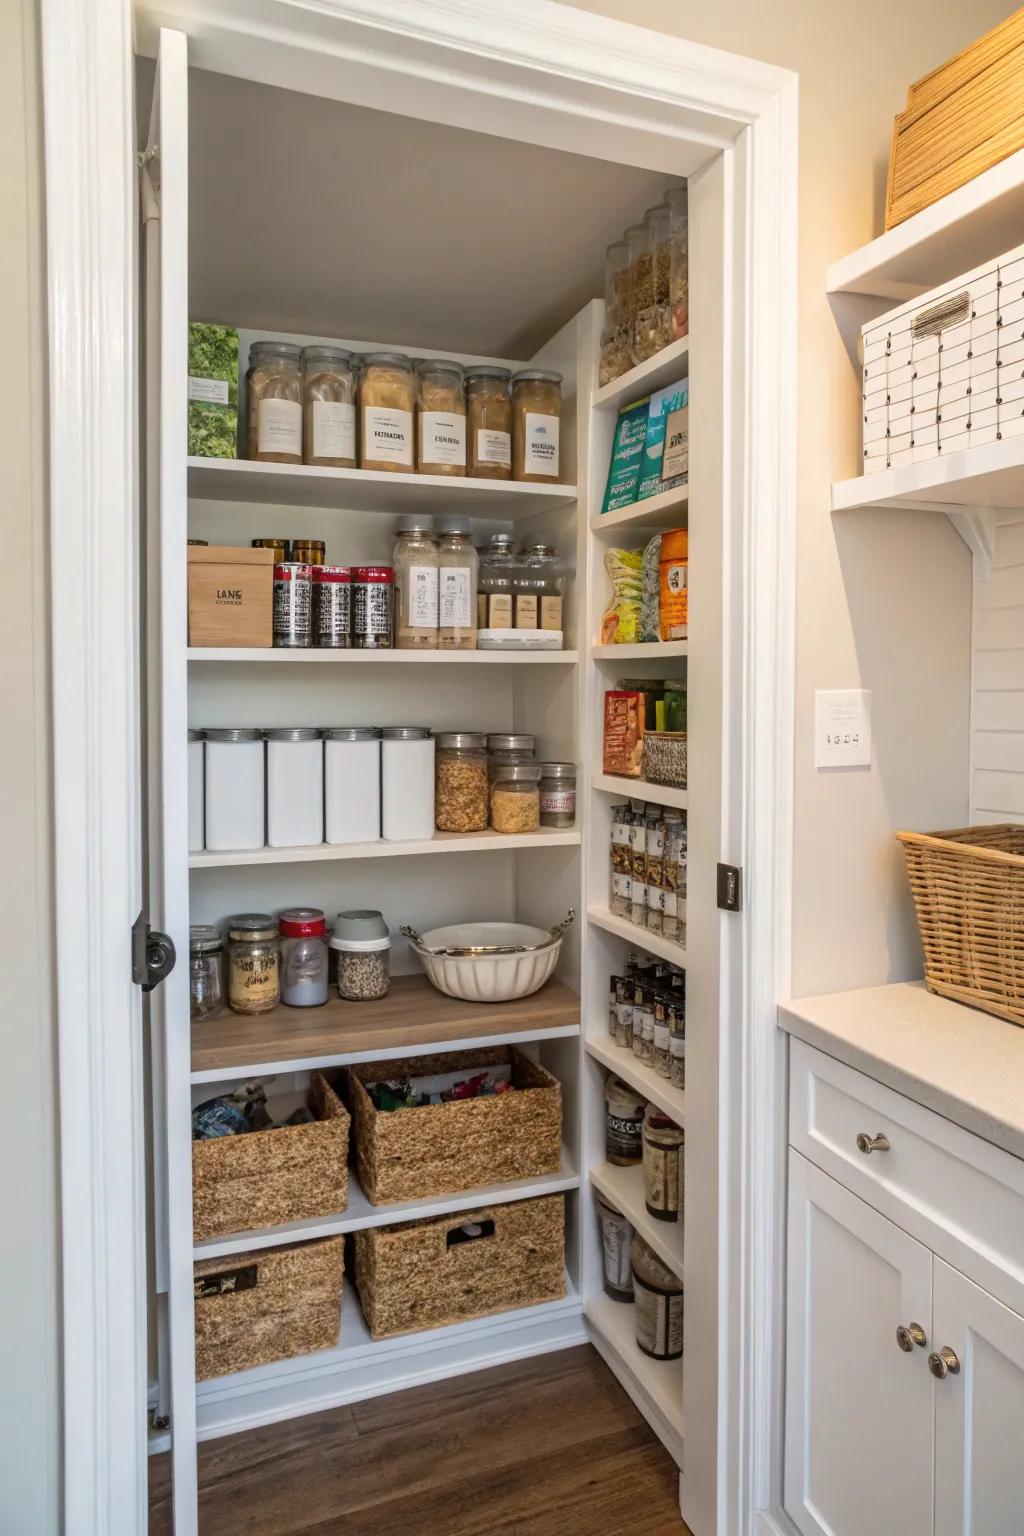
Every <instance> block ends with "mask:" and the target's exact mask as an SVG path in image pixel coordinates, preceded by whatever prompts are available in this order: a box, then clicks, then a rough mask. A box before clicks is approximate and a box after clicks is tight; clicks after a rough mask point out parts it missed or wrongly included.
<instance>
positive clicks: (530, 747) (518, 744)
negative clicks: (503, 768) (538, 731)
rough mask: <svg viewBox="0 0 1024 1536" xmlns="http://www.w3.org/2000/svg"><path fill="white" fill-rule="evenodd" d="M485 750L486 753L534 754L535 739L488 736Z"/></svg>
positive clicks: (532, 737)
mask: <svg viewBox="0 0 1024 1536" xmlns="http://www.w3.org/2000/svg"><path fill="white" fill-rule="evenodd" d="M487 750H488V752H535V751H536V750H537V738H536V736H526V735H518V736H517V735H510V736H502V735H500V734H499V735H497V736H488V738H487Z"/></svg>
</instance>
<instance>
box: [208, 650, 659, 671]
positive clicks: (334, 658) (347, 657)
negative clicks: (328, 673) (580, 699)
mask: <svg viewBox="0 0 1024 1536" xmlns="http://www.w3.org/2000/svg"><path fill="white" fill-rule="evenodd" d="M620 649H628V647H620ZM187 655H188V659H189V661H190V662H214V661H217V662H228V663H231V664H234V663H236V662H248V663H250V664H252V663H253V662H275V663H276V662H290V663H291V664H292V665H293V666H295V665H298V666H318V665H331V664H333V665H334V666H342V667H350V666H383V667H404V666H421V667H423V666H426V667H464V666H499V667H510V666H515V667H543V666H548V667H571V666H575V664H576V662H577V661H578V660H579V652H578V651H354V650H341V651H335V650H318V649H315V648H311V649H309V650H305V649H303V650H290V649H289V648H288V647H287V646H283V645H282V646H273V647H269V646H268V647H263V646H212V645H211V646H190V647H189V650H188V653H187Z"/></svg>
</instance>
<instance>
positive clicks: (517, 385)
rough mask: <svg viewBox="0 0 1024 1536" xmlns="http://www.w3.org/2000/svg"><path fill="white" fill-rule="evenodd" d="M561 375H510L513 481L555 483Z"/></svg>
mask: <svg viewBox="0 0 1024 1536" xmlns="http://www.w3.org/2000/svg"><path fill="white" fill-rule="evenodd" d="M561 419H562V375H561V374H560V373H552V372H551V371H550V370H549V369H547V368H523V369H522V370H521V371H520V372H519V373H515V374H513V375H512V478H513V480H535V481H541V482H547V483H550V482H551V481H554V480H557V479H558V435H559V426H560V423H561Z"/></svg>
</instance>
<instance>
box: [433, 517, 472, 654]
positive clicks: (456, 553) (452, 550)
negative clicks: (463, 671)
mask: <svg viewBox="0 0 1024 1536" xmlns="http://www.w3.org/2000/svg"><path fill="white" fill-rule="evenodd" d="M437 581H438V588H437V647H438V650H441V651H475V650H476V618H477V612H476V598H477V587H478V585H479V581H480V561H479V556H478V555H477V552H476V550H475V549H474V548H473V546H472V544H471V543H470V539H469V518H468V517H461V516H459V515H458V514H455V513H452V514H450V515H449V516H447V517H442V519H441V530H440V535H439V537H438V541H437Z"/></svg>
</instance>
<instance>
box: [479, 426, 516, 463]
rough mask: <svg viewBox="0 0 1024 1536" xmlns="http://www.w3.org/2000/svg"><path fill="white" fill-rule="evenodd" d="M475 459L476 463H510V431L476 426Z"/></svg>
mask: <svg viewBox="0 0 1024 1536" xmlns="http://www.w3.org/2000/svg"><path fill="white" fill-rule="evenodd" d="M476 461H477V463H478V464H505V465H511V463H512V434H511V432H495V431H494V430H493V429H492V428H490V427H477V429H476Z"/></svg>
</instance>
